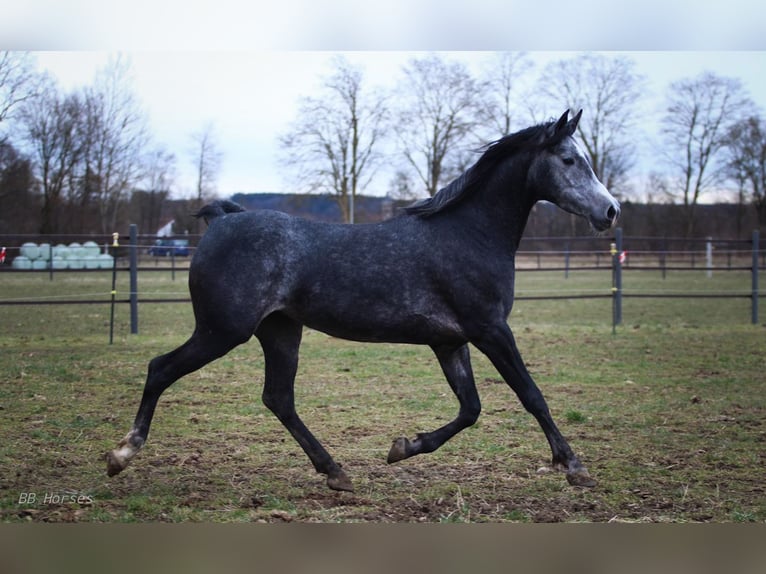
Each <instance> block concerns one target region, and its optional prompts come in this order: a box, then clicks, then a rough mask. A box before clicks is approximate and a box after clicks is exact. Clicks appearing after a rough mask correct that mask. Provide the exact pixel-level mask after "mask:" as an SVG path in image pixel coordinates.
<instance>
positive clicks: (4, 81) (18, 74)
mask: <svg viewBox="0 0 766 574" xmlns="http://www.w3.org/2000/svg"><path fill="white" fill-rule="evenodd" d="M37 80H38V75H37V74H36V73H35V72H34V68H33V66H32V60H31V56H30V55H29V54H28V53H25V52H0V124H2V123H3V121H5V120H6V119H7V118H8V116H9V115H10V114H11V112H12V110H13V109H14V108H16V107H18V106H19V104H22V103H23V102H25V101H26V100H28V99H29V98H31V97H33V96H34V95H35V94H36V93H37ZM0 143H2V139H0Z"/></svg>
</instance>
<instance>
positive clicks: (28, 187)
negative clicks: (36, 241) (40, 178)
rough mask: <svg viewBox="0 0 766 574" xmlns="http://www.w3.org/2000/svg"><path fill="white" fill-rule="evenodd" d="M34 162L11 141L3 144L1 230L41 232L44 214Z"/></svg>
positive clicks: (0, 160) (0, 151)
mask: <svg viewBox="0 0 766 574" xmlns="http://www.w3.org/2000/svg"><path fill="white" fill-rule="evenodd" d="M38 197H39V194H38V193H37V190H36V186H35V181H34V174H33V172H32V161H31V160H30V159H29V158H28V157H25V156H24V155H23V154H21V153H20V152H19V151H18V150H17V149H16V148H14V147H13V146H12V145H11V144H10V143H8V142H5V143H4V142H0V230H2V232H3V233H9V232H13V233H33V232H36V231H38V227H37V226H38V220H39V215H40V210H39V207H38V206H37V199H38Z"/></svg>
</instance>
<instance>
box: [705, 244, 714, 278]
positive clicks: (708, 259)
mask: <svg viewBox="0 0 766 574" xmlns="http://www.w3.org/2000/svg"><path fill="white" fill-rule="evenodd" d="M705 267H707V277H708V279H710V278H712V277H713V238H712V237H708V238H707V242H706V243H705Z"/></svg>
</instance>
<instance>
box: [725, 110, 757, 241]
mask: <svg viewBox="0 0 766 574" xmlns="http://www.w3.org/2000/svg"><path fill="white" fill-rule="evenodd" d="M725 143H726V156H727V160H726V170H727V174H728V175H729V177H731V178H732V179H734V181H736V182H737V188H738V200H739V201H738V204H739V205H740V206H744V205H746V204H747V203H748V201H749V202H752V204H753V205H754V206H755V209H756V213H757V216H758V225H759V227H760V228H762V229H763V228H766V122H764V120H763V119H762V118H761V117H758V116H750V117H748V118H745V119H743V120H741V121H739V122H737V123H735V124H734V125H732V126H731V127H730V128H729V131H728V133H727V135H726V140H725ZM740 215H741V214H740ZM740 220H741V217H740V218H738V224H739V223H740Z"/></svg>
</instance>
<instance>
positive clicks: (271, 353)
mask: <svg viewBox="0 0 766 574" xmlns="http://www.w3.org/2000/svg"><path fill="white" fill-rule="evenodd" d="M302 333H303V326H302V325H301V324H300V323H298V322H296V321H293V320H292V319H290V318H289V317H287V316H286V315H282V314H281V313H273V314H272V315H269V316H268V317H266V318H265V319H264V320H263V321H262V322H261V324H260V326H259V327H258V330H256V332H255V336H256V337H258V340H259V341H260V342H261V346H262V347H263V355H264V360H265V362H266V381H265V384H264V387H263V404H265V405H266V406H267V407H268V408H269V409H270V410H271V411H272V412H273V413H274V414H275V415H276V417H277V418H278V419H279V421H280V422H281V423H282V424H283V425H284V426H285V428H287V430H288V431H290V434H291V435H293V438H295V440H296V441H297V442H298V444H299V445H300V446H301V448H302V449H303V450H304V451H305V453H306V454H307V455H308V457H309V459H311V462H312V463H313V464H314V468H315V469H316V471H317V472H319V473H322V474H326V475H327V486H329V487H330V488H332V489H333V490H347V491H349V492H353V490H354V487H353V485H352V484H351V481H350V480H349V479H348V477H347V476H346V473H345V472H343V470H342V469H341V468H340V466H339V465H338V464H337V463H336V462H335V461H334V460H333V458H332V456H330V454H329V453H328V452H327V451H326V450H325V448H324V447H323V446H322V445H321V444H320V443H319V441H318V440H317V439H316V438H315V437H314V435H313V434H311V431H309V430H308V428H306V425H305V424H303V421H302V420H301V419H300V417H299V416H298V413H297V412H296V411H295V392H294V384H295V374H296V372H297V370H298V348H299V347H300V344H301V336H302Z"/></svg>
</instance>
